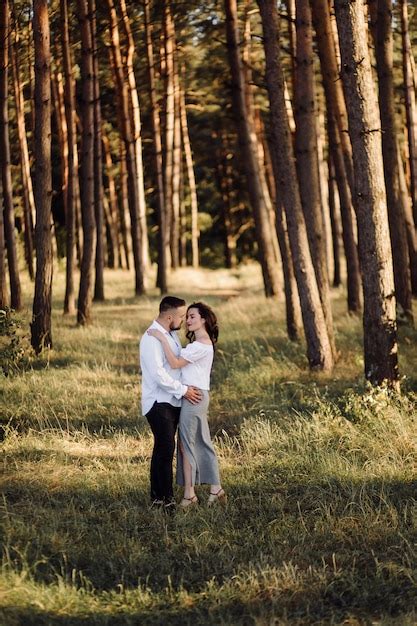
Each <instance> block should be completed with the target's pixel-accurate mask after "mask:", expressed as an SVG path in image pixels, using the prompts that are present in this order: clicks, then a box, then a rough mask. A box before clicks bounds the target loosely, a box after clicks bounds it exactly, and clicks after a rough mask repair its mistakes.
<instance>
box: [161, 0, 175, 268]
mask: <svg viewBox="0 0 417 626" xmlns="http://www.w3.org/2000/svg"><path fill="white" fill-rule="evenodd" d="M163 40H164V49H163V57H162V58H163V66H164V67H163V70H164V79H165V80H164V82H165V96H164V117H165V124H164V144H163V149H164V152H163V162H164V194H165V197H164V205H165V215H166V230H165V233H164V235H165V243H164V245H165V249H166V257H167V262H168V264H169V265H172V256H171V251H170V245H169V244H170V235H171V226H172V219H173V211H174V209H173V176H174V137H175V85H174V47H175V27H174V21H173V17H172V13H171V3H170V1H169V0H164V29H163Z"/></svg>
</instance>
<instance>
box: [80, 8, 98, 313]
mask: <svg viewBox="0 0 417 626" xmlns="http://www.w3.org/2000/svg"><path fill="white" fill-rule="evenodd" d="M77 8H78V19H79V23H80V30H81V80H82V105H81V106H82V110H81V116H82V136H81V214H82V223H83V239H84V245H83V255H82V260H81V275H80V289H79V294H78V312H77V321H78V324H81V325H84V324H89V323H90V322H91V305H92V300H93V272H94V259H95V248H96V224H95V216H94V81H93V73H94V64H93V41H92V36H91V32H92V31H91V15H90V14H89V8H88V2H87V0H77Z"/></svg>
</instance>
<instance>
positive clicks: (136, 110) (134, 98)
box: [119, 0, 150, 275]
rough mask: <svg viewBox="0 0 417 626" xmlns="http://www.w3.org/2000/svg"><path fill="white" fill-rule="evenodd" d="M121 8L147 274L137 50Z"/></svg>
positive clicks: (125, 12) (124, 11)
mask: <svg viewBox="0 0 417 626" xmlns="http://www.w3.org/2000/svg"><path fill="white" fill-rule="evenodd" d="M119 3H120V10H121V15H122V19H123V26H124V31H125V35H126V40H127V53H126V71H127V82H128V88H129V96H130V102H131V124H132V132H133V137H134V142H135V158H136V174H137V187H138V195H139V198H138V207H139V216H138V219H139V223H140V235H141V245H140V247H141V251H142V265H143V271H144V272H145V275H146V270H147V269H148V267H149V264H150V259H149V241H148V226H147V222H146V201H145V184H144V177H143V160H142V130H141V114H140V105H139V97H138V90H137V87H136V78H135V71H134V67H133V55H134V52H135V42H134V39H133V35H132V29H131V27H130V20H129V16H128V13H127V8H126V1H125V0H119Z"/></svg>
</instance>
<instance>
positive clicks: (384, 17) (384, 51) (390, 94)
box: [369, 0, 413, 325]
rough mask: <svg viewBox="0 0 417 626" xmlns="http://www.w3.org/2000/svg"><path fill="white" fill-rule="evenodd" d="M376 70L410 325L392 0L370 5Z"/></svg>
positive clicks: (402, 311) (396, 253)
mask: <svg viewBox="0 0 417 626" xmlns="http://www.w3.org/2000/svg"><path fill="white" fill-rule="evenodd" d="M369 10H370V14H371V20H372V27H371V31H372V35H373V38H374V42H375V55H376V62H377V73H378V94H379V111H380V116H381V129H382V155H383V160H384V163H383V165H384V177H385V189H386V196H387V207H388V220H389V228H390V235H391V247H392V259H393V265H394V284H395V296H396V300H397V315H398V319H399V320H401V321H403V322H406V323H409V324H411V325H413V310H412V301H411V275H410V260H409V255H408V245H407V231H406V225H405V214H404V207H403V204H402V196H401V191H400V172H399V166H398V164H399V160H398V141H397V130H396V124H395V102H394V80H393V35H392V29H391V18H392V2H391V0H374V1H373V2H371V3H370V4H369Z"/></svg>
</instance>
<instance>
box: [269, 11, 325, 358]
mask: <svg viewBox="0 0 417 626" xmlns="http://www.w3.org/2000/svg"><path fill="white" fill-rule="evenodd" d="M257 1H258V5H259V9H260V12H261V19H262V29H263V38H264V39H263V41H264V47H265V58H266V83H267V89H268V95H269V101H270V109H271V118H272V143H271V148H272V150H273V154H274V160H275V162H276V165H277V168H276V169H277V172H276V184H277V198H279V197H281V198H282V202H283V204H284V207H285V212H286V218H287V225H288V234H289V239H290V245H291V252H292V256H293V262H294V270H295V276H296V280H297V286H298V293H299V296H300V304H301V312H302V316H303V322H304V332H305V336H306V341H307V357H308V361H309V363H310V367H313V368H319V369H322V370H331V369H332V368H333V355H332V349H331V345H330V341H329V336H328V332H327V326H326V321H325V318H324V313H323V308H322V304H321V301H320V294H319V290H318V287H317V281H316V277H315V273H314V267H313V263H312V260H311V255H310V251H309V245H308V238H307V232H306V227H305V222H304V217H303V211H302V207H301V199H300V193H299V189H298V186H297V175H296V168H295V163H294V153H293V147H292V143H291V132H290V128H289V121H288V117H287V112H286V105H285V84H284V76H283V71H282V66H281V58H280V48H279V24H278V11H277V6H276V3H275V0H257Z"/></svg>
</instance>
